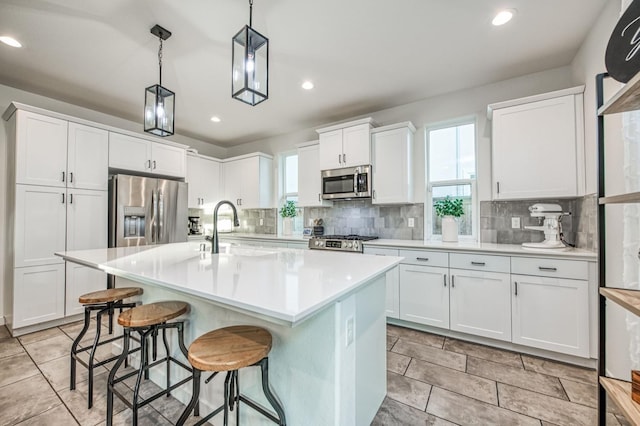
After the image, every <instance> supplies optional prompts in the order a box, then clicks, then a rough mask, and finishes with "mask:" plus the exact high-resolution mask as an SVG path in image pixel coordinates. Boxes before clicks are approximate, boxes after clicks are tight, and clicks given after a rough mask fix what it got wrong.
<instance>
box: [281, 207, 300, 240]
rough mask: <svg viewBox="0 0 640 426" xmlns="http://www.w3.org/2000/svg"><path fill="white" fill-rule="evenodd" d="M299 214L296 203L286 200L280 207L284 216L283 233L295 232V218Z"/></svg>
mask: <svg viewBox="0 0 640 426" xmlns="http://www.w3.org/2000/svg"><path fill="white" fill-rule="evenodd" d="M297 215H298V210H297V209H296V203H294V202H293V201H286V202H285V203H284V206H282V207H281V208H280V216H281V217H282V235H291V234H293V218H294V217H296V216H297Z"/></svg>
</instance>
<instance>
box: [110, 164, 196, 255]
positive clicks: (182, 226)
mask: <svg viewBox="0 0 640 426" xmlns="http://www.w3.org/2000/svg"><path fill="white" fill-rule="evenodd" d="M187 216H188V211H187V184H186V183H184V182H178V181H175V180H167V179H155V178H146V177H141V176H129V175H114V176H112V177H111V179H110V181H109V247H129V246H145V245H152V244H165V243H177V242H184V241H187Z"/></svg>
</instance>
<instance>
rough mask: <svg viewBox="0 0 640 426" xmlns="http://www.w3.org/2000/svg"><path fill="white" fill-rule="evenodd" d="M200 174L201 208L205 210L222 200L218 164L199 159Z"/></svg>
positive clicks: (214, 161)
mask: <svg viewBox="0 0 640 426" xmlns="http://www.w3.org/2000/svg"><path fill="white" fill-rule="evenodd" d="M200 172H201V178H200V179H201V183H200V185H201V188H202V190H201V192H200V193H201V194H202V206H203V207H206V208H213V207H215V205H216V204H217V203H218V201H220V200H222V190H221V185H220V162H219V161H216V160H208V159H201V168H200ZM201 208H202V207H201Z"/></svg>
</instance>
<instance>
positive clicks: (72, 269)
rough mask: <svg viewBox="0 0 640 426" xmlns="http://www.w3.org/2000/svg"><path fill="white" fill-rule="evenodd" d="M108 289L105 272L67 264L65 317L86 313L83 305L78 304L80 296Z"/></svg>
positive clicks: (70, 263) (75, 264)
mask: <svg viewBox="0 0 640 426" xmlns="http://www.w3.org/2000/svg"><path fill="white" fill-rule="evenodd" d="M106 288H107V274H106V273H105V272H103V271H100V270H98V269H93V268H88V267H86V266H82V265H78V264H77V263H72V262H66V292H65V309H64V314H65V316H67V317H68V316H71V315H78V314H81V313H83V312H84V309H83V307H82V305H81V304H80V303H79V302H78V298H79V297H80V296H82V295H83V294H86V293H91V292H93V291H98V290H105V289H106Z"/></svg>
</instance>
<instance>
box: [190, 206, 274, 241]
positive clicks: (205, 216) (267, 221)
mask: <svg viewBox="0 0 640 426" xmlns="http://www.w3.org/2000/svg"><path fill="white" fill-rule="evenodd" d="M189 216H199V217H200V223H201V224H202V226H203V229H204V233H205V235H209V234H211V232H212V230H213V212H212V211H209V210H204V209H189ZM232 218H233V215H232V213H231V210H230V209H227V208H224V209H223V208H221V209H220V210H219V211H218V220H219V221H220V225H222V226H224V225H223V223H224V222H223V221H224V220H225V219H226V222H227V226H229V225H228V224H229V222H230V220H232ZM260 219H262V224H260ZM238 220H239V221H240V227H239V228H235V229H234V231H236V232H246V233H255V234H275V233H276V230H277V229H276V227H277V223H278V218H277V210H276V209H252V210H238ZM224 231H226V230H223V229H220V232H224ZM227 232H228V231H227Z"/></svg>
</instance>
